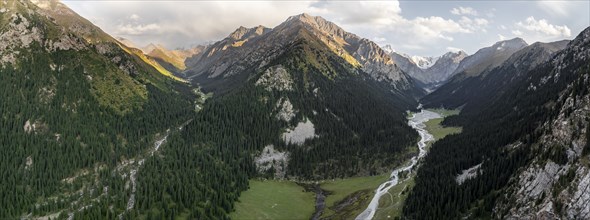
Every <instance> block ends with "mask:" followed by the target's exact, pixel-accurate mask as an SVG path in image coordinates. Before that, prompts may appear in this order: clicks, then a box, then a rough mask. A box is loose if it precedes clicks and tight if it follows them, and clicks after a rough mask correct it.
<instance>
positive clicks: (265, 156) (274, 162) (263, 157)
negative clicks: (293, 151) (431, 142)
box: [254, 145, 289, 179]
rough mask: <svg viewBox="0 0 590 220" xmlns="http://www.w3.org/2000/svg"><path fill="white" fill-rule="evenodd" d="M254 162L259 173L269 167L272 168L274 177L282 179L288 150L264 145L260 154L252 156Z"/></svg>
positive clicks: (285, 169)
mask: <svg viewBox="0 0 590 220" xmlns="http://www.w3.org/2000/svg"><path fill="white" fill-rule="evenodd" d="M254 163H255V164H256V170H257V171H258V172H259V173H266V172H268V171H269V170H270V169H274V177H275V178H278V179H283V178H285V174H286V173H287V165H288V163H289V152H282V151H278V150H275V148H274V146H273V145H268V146H266V147H264V149H263V150H262V151H261V152H260V155H258V156H256V157H255V158H254Z"/></svg>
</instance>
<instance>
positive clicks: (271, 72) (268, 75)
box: [256, 65, 293, 92]
mask: <svg viewBox="0 0 590 220" xmlns="http://www.w3.org/2000/svg"><path fill="white" fill-rule="evenodd" d="M256 85H257V86H262V87H264V89H265V90H267V91H269V92H270V91H291V90H293V79H292V78H291V75H290V74H289V73H288V72H287V70H285V68H284V67H283V66H282V65H277V66H272V67H270V68H268V69H267V70H266V71H264V74H262V76H260V78H259V79H258V80H257V81H256Z"/></svg>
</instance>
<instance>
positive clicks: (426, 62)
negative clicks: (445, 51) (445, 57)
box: [410, 56, 440, 69]
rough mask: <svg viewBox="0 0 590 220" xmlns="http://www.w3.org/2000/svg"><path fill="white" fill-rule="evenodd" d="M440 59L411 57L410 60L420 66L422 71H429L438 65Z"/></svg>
mask: <svg viewBox="0 0 590 220" xmlns="http://www.w3.org/2000/svg"><path fill="white" fill-rule="evenodd" d="M438 58H440V57H422V56H411V57H410V60H412V62H414V64H416V66H418V68H420V69H428V68H430V67H432V65H434V63H436V61H437V60H438Z"/></svg>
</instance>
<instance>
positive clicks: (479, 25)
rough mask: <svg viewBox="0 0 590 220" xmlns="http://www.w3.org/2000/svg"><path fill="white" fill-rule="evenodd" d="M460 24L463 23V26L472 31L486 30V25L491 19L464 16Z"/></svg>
mask: <svg viewBox="0 0 590 220" xmlns="http://www.w3.org/2000/svg"><path fill="white" fill-rule="evenodd" d="M459 24H461V25H462V27H463V28H466V29H467V30H469V32H470V33H471V32H475V31H485V27H486V26H487V25H488V24H489V21H488V20H486V19H483V18H474V19H471V18H468V17H465V16H462V17H461V19H460V20H459Z"/></svg>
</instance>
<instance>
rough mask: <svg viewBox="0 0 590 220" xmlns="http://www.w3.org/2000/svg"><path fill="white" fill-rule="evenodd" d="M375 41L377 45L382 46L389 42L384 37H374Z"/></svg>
mask: <svg viewBox="0 0 590 220" xmlns="http://www.w3.org/2000/svg"><path fill="white" fill-rule="evenodd" d="M373 41H374V42H375V43H377V44H380V43H384V42H386V41H387V39H385V38H384V37H374V38H373Z"/></svg>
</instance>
